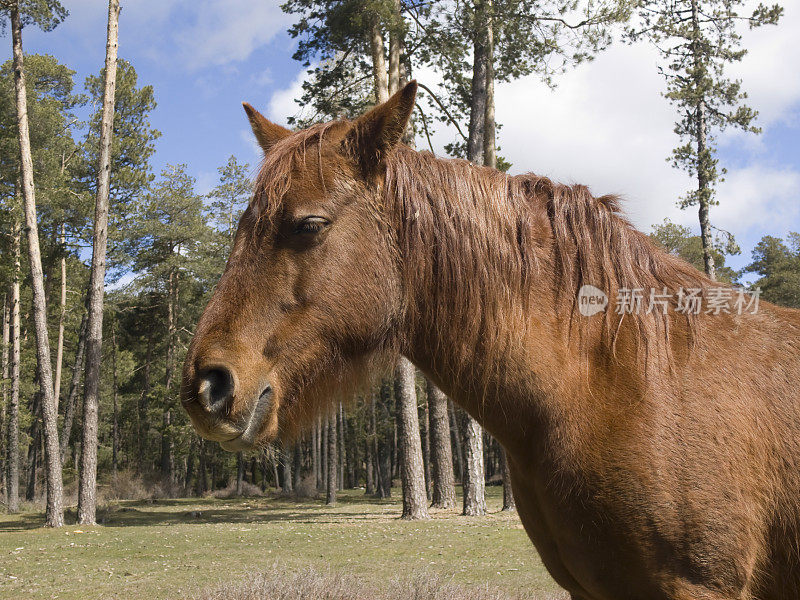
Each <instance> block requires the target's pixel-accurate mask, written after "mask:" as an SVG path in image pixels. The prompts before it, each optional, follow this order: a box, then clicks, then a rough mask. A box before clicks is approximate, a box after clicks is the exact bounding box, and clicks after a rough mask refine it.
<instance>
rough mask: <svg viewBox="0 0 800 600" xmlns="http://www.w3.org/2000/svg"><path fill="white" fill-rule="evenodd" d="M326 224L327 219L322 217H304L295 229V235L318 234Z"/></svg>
mask: <svg viewBox="0 0 800 600" xmlns="http://www.w3.org/2000/svg"><path fill="white" fill-rule="evenodd" d="M327 224H328V219H326V218H324V217H306V218H305V219H303V220H302V221H300V222H299V223H298V224H297V226H296V227H295V230H294V232H295V233H297V234H308V233H319V232H320V231H322V230H323V229H324V228H325V226H326V225H327Z"/></svg>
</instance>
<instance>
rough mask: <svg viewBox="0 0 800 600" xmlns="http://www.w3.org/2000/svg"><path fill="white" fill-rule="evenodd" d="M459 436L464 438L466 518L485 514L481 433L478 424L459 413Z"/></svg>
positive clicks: (463, 413)
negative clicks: (460, 416) (460, 418)
mask: <svg viewBox="0 0 800 600" xmlns="http://www.w3.org/2000/svg"><path fill="white" fill-rule="evenodd" d="M461 415H462V421H461V434H462V436H463V438H464V440H463V445H464V474H463V475H462V485H463V486H464V510H463V514H464V515H466V516H476V515H485V514H486V497H485V484H486V482H485V477H484V471H483V432H482V431H481V426H480V425H479V424H478V422H477V421H476V420H475V419H473V418H472V417H470V416H469V415H468V414H467V412H466V411H463V410H462V411H461Z"/></svg>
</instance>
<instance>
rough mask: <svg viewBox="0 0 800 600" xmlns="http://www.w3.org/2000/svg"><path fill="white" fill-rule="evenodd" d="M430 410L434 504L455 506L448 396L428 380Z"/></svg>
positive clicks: (440, 506) (448, 506)
mask: <svg viewBox="0 0 800 600" xmlns="http://www.w3.org/2000/svg"><path fill="white" fill-rule="evenodd" d="M427 387H428V389H427V392H428V411H429V413H430V438H431V471H432V472H433V506H435V507H436V508H453V507H454V506H455V505H456V486H455V481H454V480H453V448H452V444H451V442H450V417H449V415H448V414H447V396H445V395H444V392H442V390H440V389H439V388H437V387H436V386H435V385H434V384H433V382H432V381H430V380H428V386H427Z"/></svg>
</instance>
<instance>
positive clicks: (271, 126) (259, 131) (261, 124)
mask: <svg viewBox="0 0 800 600" xmlns="http://www.w3.org/2000/svg"><path fill="white" fill-rule="evenodd" d="M242 106H244V112H246V113H247V118H248V119H250V126H251V127H252V128H253V133H254V134H255V136H256V139H257V140H258V144H259V145H260V146H261V149H262V150H263V151H264V153H267V152H269V149H270V148H272V146H274V145H275V143H276V142H278V141H279V140H281V139H283V138H285V137H286V136H287V135H289V134H290V133H291V131H289V130H288V129H286V128H285V127H281V126H280V125H276V124H275V123H273V122H272V121H270V120H269V119H267V118H266V117H265V116H264V115H262V114H261V113H260V112H258V111H257V110H256V109H255V108H253V107H252V106H250V105H249V104H248V103H247V102H242Z"/></svg>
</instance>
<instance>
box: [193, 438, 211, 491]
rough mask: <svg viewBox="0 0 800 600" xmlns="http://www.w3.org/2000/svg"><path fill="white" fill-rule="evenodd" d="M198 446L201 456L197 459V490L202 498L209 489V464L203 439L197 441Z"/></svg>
mask: <svg viewBox="0 0 800 600" xmlns="http://www.w3.org/2000/svg"><path fill="white" fill-rule="evenodd" d="M197 445H198V447H199V450H200V456H199V458H198V459H197V481H196V482H195V490H196V493H197V495H198V496H202V495H203V494H205V493H206V490H207V489H208V479H207V477H208V464H207V460H206V445H205V442H204V440H203V439H202V438H199V439H197Z"/></svg>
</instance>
